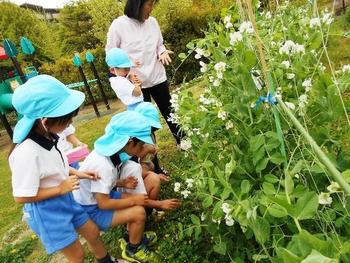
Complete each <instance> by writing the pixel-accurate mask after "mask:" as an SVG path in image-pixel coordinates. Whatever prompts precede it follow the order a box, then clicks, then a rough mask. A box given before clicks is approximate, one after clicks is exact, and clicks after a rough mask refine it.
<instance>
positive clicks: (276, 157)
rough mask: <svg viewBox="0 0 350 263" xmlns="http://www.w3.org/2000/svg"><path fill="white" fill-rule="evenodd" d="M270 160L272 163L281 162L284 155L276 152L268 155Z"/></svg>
mask: <svg viewBox="0 0 350 263" xmlns="http://www.w3.org/2000/svg"><path fill="white" fill-rule="evenodd" d="M270 161H271V162H272V163H274V164H281V163H283V161H284V157H283V155H282V154H281V153H280V152H276V153H274V154H272V155H271V156H270Z"/></svg>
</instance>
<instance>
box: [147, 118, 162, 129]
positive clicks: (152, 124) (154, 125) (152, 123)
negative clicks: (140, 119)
mask: <svg viewBox="0 0 350 263" xmlns="http://www.w3.org/2000/svg"><path fill="white" fill-rule="evenodd" d="M147 119H148V118H147ZM148 120H149V124H150V125H151V127H154V128H156V129H161V128H162V124H160V122H158V121H155V120H151V119H148Z"/></svg>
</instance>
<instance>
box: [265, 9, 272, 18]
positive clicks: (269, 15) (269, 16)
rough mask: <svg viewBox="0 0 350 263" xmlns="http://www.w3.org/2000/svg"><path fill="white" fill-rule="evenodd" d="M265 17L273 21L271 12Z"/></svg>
mask: <svg viewBox="0 0 350 263" xmlns="http://www.w3.org/2000/svg"><path fill="white" fill-rule="evenodd" d="M265 17H266V18H267V19H271V17H272V15H271V12H270V11H268V12H266V14H265Z"/></svg>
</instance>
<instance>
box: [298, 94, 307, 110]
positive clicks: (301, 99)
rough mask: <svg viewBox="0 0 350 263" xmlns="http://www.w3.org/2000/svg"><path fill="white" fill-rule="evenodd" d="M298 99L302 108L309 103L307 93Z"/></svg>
mask: <svg viewBox="0 0 350 263" xmlns="http://www.w3.org/2000/svg"><path fill="white" fill-rule="evenodd" d="M298 100H299V107H300V108H304V107H305V105H306V104H307V103H308V101H307V95H306V94H302V95H300V97H299V99H298Z"/></svg>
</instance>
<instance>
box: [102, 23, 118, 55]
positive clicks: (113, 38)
mask: <svg viewBox="0 0 350 263" xmlns="http://www.w3.org/2000/svg"><path fill="white" fill-rule="evenodd" d="M118 28H119V26H118V23H117V20H114V21H113V22H112V24H111V26H110V27H109V29H108V33H107V43H106V47H105V50H106V52H107V51H108V50H110V49H112V48H115V47H118V48H119V47H120V42H121V38H120V32H118Z"/></svg>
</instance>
